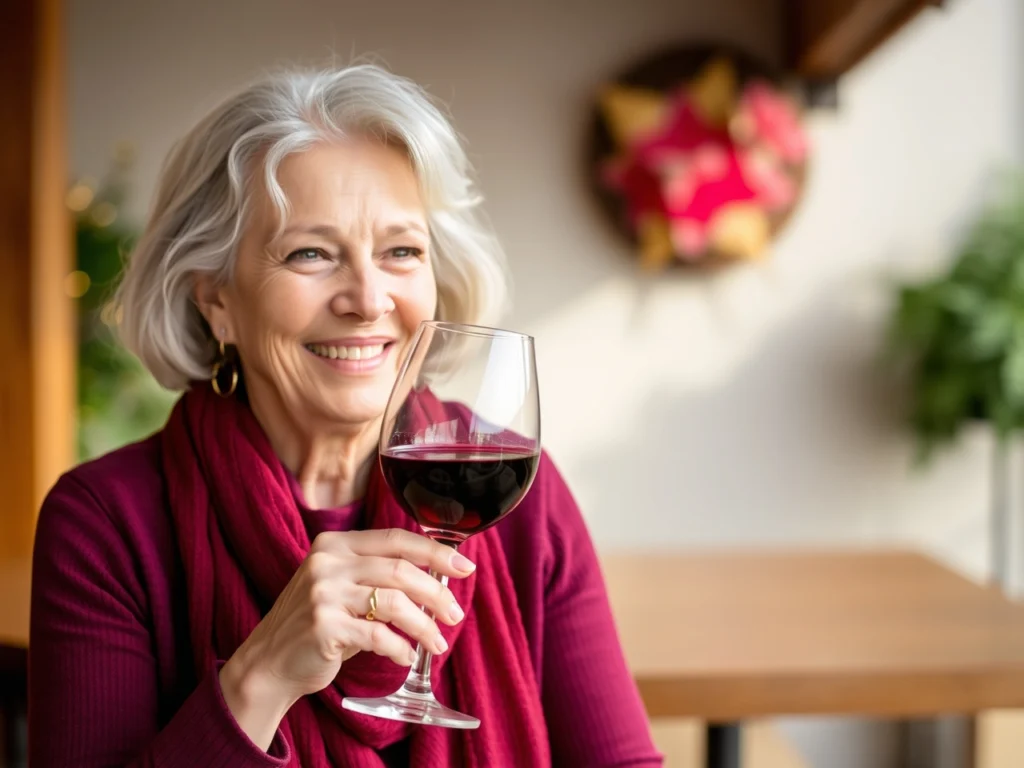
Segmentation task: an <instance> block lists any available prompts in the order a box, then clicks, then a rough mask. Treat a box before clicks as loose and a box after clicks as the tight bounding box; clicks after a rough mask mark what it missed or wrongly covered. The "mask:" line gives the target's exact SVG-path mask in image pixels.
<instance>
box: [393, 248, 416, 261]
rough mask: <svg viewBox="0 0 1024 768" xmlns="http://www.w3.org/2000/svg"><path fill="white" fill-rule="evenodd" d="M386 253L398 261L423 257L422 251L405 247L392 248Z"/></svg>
mask: <svg viewBox="0 0 1024 768" xmlns="http://www.w3.org/2000/svg"><path fill="white" fill-rule="evenodd" d="M388 253H390V254H391V256H392V257H394V258H396V259H398V260H399V261H402V260H405V259H418V258H419V257H420V256H422V255H423V251H422V250H421V249H419V248H410V247H406V246H399V247H398V248H392V249H391V250H390V251H388Z"/></svg>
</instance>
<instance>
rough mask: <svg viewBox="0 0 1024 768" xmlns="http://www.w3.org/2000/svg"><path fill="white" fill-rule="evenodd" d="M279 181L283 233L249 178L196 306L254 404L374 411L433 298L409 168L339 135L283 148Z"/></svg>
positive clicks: (340, 416) (374, 414)
mask: <svg viewBox="0 0 1024 768" xmlns="http://www.w3.org/2000/svg"><path fill="white" fill-rule="evenodd" d="M278 180H279V183H280V185H281V188H282V189H283V191H284V194H285V196H286V198H287V200H288V203H289V206H290V209H289V213H288V217H287V220H286V221H285V226H284V229H283V232H282V234H281V235H280V236H276V232H277V225H278V217H277V213H276V210H275V209H274V207H273V205H272V204H271V202H270V200H269V198H268V197H267V194H266V191H265V190H264V189H260V190H259V191H258V192H257V194H256V199H255V200H254V203H255V206H254V208H253V211H252V215H251V216H250V217H249V221H248V223H247V228H246V230H245V232H244V234H243V237H242V240H241V245H240V250H239V253H238V258H237V261H236V265H235V273H234V276H233V279H232V281H231V282H230V284H229V285H227V286H225V287H223V288H221V289H219V290H218V291H217V297H216V300H215V301H213V302H211V303H210V304H208V305H206V306H205V307H204V313H205V314H206V316H207V319H208V320H209V321H210V325H211V328H213V330H214V333H215V334H217V335H220V333H221V330H220V329H221V328H223V329H224V331H225V333H226V335H227V338H226V339H225V341H227V342H228V343H230V344H235V345H236V346H237V349H238V354H239V357H240V358H241V361H242V365H243V368H244V375H245V382H246V387H247V390H248V393H249V396H250V399H251V400H252V401H253V402H254V403H256V402H257V401H259V402H260V403H261V404H262V403H268V404H273V405H277V406H279V407H283V408H284V409H285V410H286V411H287V412H288V413H289V415H291V416H292V417H293V418H295V419H296V420H297V421H298V422H299V423H306V424H320V423H323V421H324V420H325V419H326V420H328V421H330V422H332V423H334V424H337V425H339V426H340V425H351V426H358V425H362V424H367V423H369V422H373V421H375V420H377V419H378V418H379V417H380V416H381V414H382V413H383V412H384V408H385V406H386V405H387V400H388V396H389V394H390V392H391V387H392V385H393V384H394V381H395V377H396V375H397V371H398V366H399V364H400V363H401V360H402V358H403V357H404V354H405V352H406V350H407V348H408V345H409V342H410V340H411V338H412V335H413V333H414V332H415V331H416V328H417V327H418V325H419V324H420V322H421V321H423V320H430V319H431V318H433V316H434V311H435V308H436V304H437V285H436V283H435V281H434V272H433V269H432V265H431V254H430V248H429V246H430V238H429V235H428V229H427V217H426V213H425V211H424V208H423V202H422V200H421V199H420V193H419V185H418V183H417V179H416V176H415V174H414V172H413V170H412V167H411V166H410V164H409V161H408V159H407V158H406V156H405V155H404V154H402V153H401V152H400V151H399V150H397V149H394V148H392V147H388V146H385V145H383V144H381V143H379V142H373V141H370V140H353V139H349V140H345V141H343V142H338V143H323V144H319V145H317V146H315V147H313V148H311V149H309V150H308V151H305V152H301V153H296V154H292V155H290V156H288V157H287V158H286V159H285V160H284V162H283V163H282V164H281V166H280V168H279V171H278ZM200 293H202V290H201V291H200ZM200 303H201V304H202V303H203V302H202V299H200ZM218 318H220V319H218ZM274 400H276V401H277V402H276V403H274V402H273V401H274Z"/></svg>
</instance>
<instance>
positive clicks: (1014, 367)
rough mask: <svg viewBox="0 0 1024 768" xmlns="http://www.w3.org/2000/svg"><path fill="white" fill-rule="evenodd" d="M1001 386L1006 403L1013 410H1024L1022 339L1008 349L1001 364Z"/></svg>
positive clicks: (1023, 348) (1023, 343)
mask: <svg viewBox="0 0 1024 768" xmlns="http://www.w3.org/2000/svg"><path fill="white" fill-rule="evenodd" d="M1001 373H1002V386H1003V391H1004V393H1005V395H1006V402H1007V403H1008V404H1009V405H1010V407H1011V408H1013V409H1015V410H1016V409H1024V339H1021V338H1019V337H1018V339H1017V343H1016V344H1014V345H1013V346H1011V347H1010V351H1009V353H1008V354H1007V355H1006V357H1005V359H1004V360H1003V364H1002V369H1001Z"/></svg>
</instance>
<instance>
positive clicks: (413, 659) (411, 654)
mask: <svg viewBox="0 0 1024 768" xmlns="http://www.w3.org/2000/svg"><path fill="white" fill-rule="evenodd" d="M415 663H416V649H415V648H413V649H412V650H411V651H409V666H410V667H411V666H412V665H413V664H415Z"/></svg>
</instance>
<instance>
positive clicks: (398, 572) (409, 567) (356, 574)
mask: <svg viewBox="0 0 1024 768" xmlns="http://www.w3.org/2000/svg"><path fill="white" fill-rule="evenodd" d="M348 575H349V578H351V579H352V581H354V582H355V583H356V584H362V585H364V586H367V587H387V588H390V589H397V590H400V591H402V592H404V593H405V594H406V595H408V596H409V599H410V600H411V601H412V602H413V603H414V604H416V605H422V606H426V607H427V608H428V609H429V610H430V611H431V612H432V613H433V614H434V615H435V616H436V617H437V618H439V619H441V621H443V622H445V623H446V624H458V623H459V622H460V621H462V619H463V617H464V616H465V613H464V611H463V610H462V608H461V607H460V606H459V603H458V601H457V600H456V599H455V595H454V594H453V593H452V591H451V590H450V589H448V587H444V586H442V585H441V582H439V581H438V580H437V579H435V578H434V577H433V576H431V575H430V574H428V573H427V572H426V571H422V570H420V569H419V568H417V567H416V566H415V565H413V564H412V563H410V562H409V561H408V560H400V559H398V558H394V557H374V556H369V557H360V558H359V559H358V560H355V561H354V562H353V564H352V570H351V571H350V572H349V574H348ZM365 594H366V595H369V590H367V592H366V593H365Z"/></svg>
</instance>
